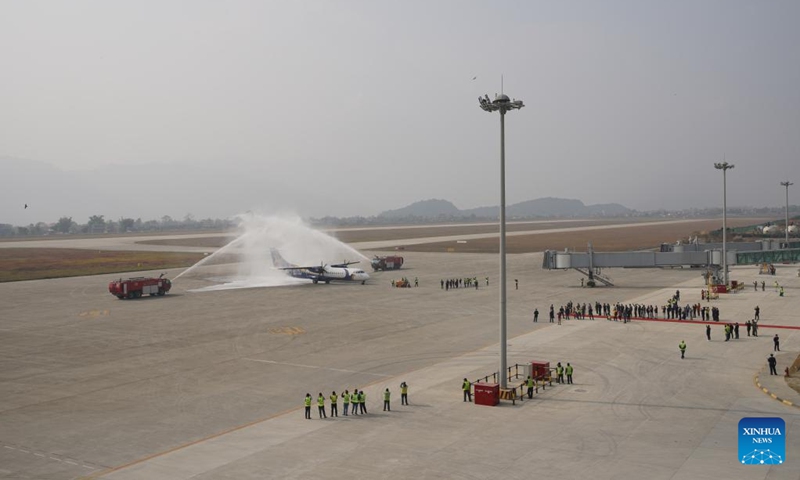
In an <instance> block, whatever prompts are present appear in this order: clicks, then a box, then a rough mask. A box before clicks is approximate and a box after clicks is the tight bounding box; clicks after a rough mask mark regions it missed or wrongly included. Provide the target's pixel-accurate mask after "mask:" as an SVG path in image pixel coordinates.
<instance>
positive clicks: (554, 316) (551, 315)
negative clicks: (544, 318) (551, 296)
mask: <svg viewBox="0 0 800 480" xmlns="http://www.w3.org/2000/svg"><path fill="white" fill-rule="evenodd" d="M555 318H556V311H555V309H553V304H552V303H551V304H550V323H553V320H554V319H555Z"/></svg>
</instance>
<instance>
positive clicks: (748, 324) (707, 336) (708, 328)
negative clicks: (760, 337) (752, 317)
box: [706, 322, 750, 342]
mask: <svg viewBox="0 0 800 480" xmlns="http://www.w3.org/2000/svg"><path fill="white" fill-rule="evenodd" d="M747 336H748V337H749V336H750V323H749V322H748V323H747ZM706 338H707V339H708V341H709V342H710V341H711V325H706Z"/></svg>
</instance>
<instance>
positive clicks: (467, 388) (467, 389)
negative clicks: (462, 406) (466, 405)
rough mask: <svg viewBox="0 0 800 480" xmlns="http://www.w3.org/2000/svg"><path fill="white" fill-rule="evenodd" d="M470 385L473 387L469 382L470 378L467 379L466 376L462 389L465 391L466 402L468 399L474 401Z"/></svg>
mask: <svg viewBox="0 0 800 480" xmlns="http://www.w3.org/2000/svg"><path fill="white" fill-rule="evenodd" d="M470 387H471V384H470V383H469V380H467V379H466V378H465V379H464V382H463V383H462V384H461V390H463V391H464V401H465V402H467V401H469V402H471V401H472V391H470Z"/></svg>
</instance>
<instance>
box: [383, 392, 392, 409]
mask: <svg viewBox="0 0 800 480" xmlns="http://www.w3.org/2000/svg"><path fill="white" fill-rule="evenodd" d="M391 398H392V392H390V391H389V387H386V390H384V392H383V411H384V412H391V411H392V406H391V405H390V404H389V400H390V399H391Z"/></svg>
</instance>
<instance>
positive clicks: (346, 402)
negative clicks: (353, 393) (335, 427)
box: [342, 390, 350, 417]
mask: <svg viewBox="0 0 800 480" xmlns="http://www.w3.org/2000/svg"><path fill="white" fill-rule="evenodd" d="M342 404H343V405H344V411H343V412H342V413H343V414H344V416H345V417H346V416H347V410H348V409H349V408H350V392H348V391H347V390H345V391H344V393H343V394H342Z"/></svg>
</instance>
